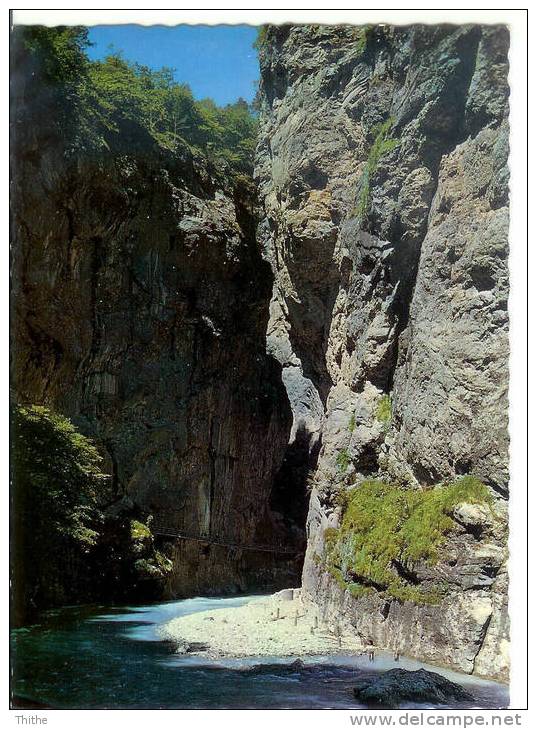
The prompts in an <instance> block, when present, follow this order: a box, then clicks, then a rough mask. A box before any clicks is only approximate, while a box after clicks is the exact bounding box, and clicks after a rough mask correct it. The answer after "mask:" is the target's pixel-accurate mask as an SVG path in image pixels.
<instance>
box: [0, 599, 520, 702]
mask: <svg viewBox="0 0 537 729" xmlns="http://www.w3.org/2000/svg"><path fill="white" fill-rule="evenodd" d="M251 599H252V596H247V597H235V598H194V599H190V600H180V601H175V602H165V603H159V604H154V605H143V606H128V607H123V608H113V609H110V608H103V607H95V606H94V607H84V608H81V607H76V608H62V609H59V610H54V611H50V612H48V613H46V614H45V615H44V616H43V617H42V619H41V620H40V622H39V623H38V624H36V625H32V626H28V627H26V628H19V629H17V630H14V631H13V632H12V657H13V666H14V671H13V680H12V688H13V693H14V694H15V696H16V697H17V698H18V701H19V703H20V704H21V705H23V704H25V703H27V704H28V705H31V704H32V703H35V704H41V705H43V706H46V707H49V708H57V709H77V708H78V709H102V708H125V709H196V708H197V709H245V708H257V709H283V708H289V709H326V708H335V709H347V708H349V709H354V710H356V709H360V708H364V707H360V704H358V703H357V702H356V701H355V700H354V699H353V696H352V686H353V683H354V679H355V678H356V675H357V672H358V671H360V670H364V671H368V672H369V671H370V670H371V664H368V663H367V661H366V660H365V658H364V657H361V656H357V657H354V656H352V657H341V656H337V657H335V656H331V657H327V656H324V657H311V658H308V659H307V660H304V661H303V662H302V664H297V663H295V664H294V665H293V659H286V660H282V659H272V660H271V659H263V661H260V660H259V659H256V660H238V659H235V660H228V661H218V662H215V661H212V662H209V661H208V660H206V659H203V658H200V657H199V656H179V655H176V654H174V653H173V648H172V647H171V646H170V645H168V644H166V643H163V642H162V641H160V640H159V637H158V632H157V630H158V626H159V625H161V624H162V623H164V622H166V621H168V620H170V619H171V618H174V617H177V616H179V615H187V614H190V613H194V612H198V611H200V610H213V609H215V608H229V607H233V606H235V607H239V606H240V605H244V603H246V602H248V601H249V600H251ZM394 667H400V668H408V669H411V670H415V669H417V668H421V667H425V668H427V666H423V664H420V663H418V662H417V661H411V660H408V659H405V658H401V660H400V661H399V662H398V663H394V662H393V661H392V660H391V657H389V656H382V655H381V656H379V657H378V658H377V660H376V661H375V664H374V670H378V671H383V670H387V669H389V668H394ZM432 670H435V671H438V672H441V673H443V675H445V676H447V677H448V678H450V679H451V680H454V681H457V682H458V683H460V684H462V685H464V686H465V688H467V689H468V690H469V691H470V692H471V693H472V694H473V696H474V697H475V699H476V700H475V702H473V703H471V704H469V703H466V704H459V705H457V706H453V707H452V708H476V707H479V708H505V707H507V706H508V704H509V696H508V689H507V687H506V686H504V685H502V684H497V683H494V682H491V681H484V680H481V679H477V678H473V677H469V676H464V675H460V674H454V673H453V672H450V671H444V670H442V671H440V669H437V668H433V669H432ZM401 708H432V707H428V706H425V705H423V704H420V705H418V704H407V705H405V706H404V707H401ZM434 708H439V707H434Z"/></svg>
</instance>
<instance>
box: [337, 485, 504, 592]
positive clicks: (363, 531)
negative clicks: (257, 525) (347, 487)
mask: <svg viewBox="0 0 537 729" xmlns="http://www.w3.org/2000/svg"><path fill="white" fill-rule="evenodd" d="M462 502H469V503H480V504H482V503H488V504H490V503H491V497H490V494H489V492H488V490H487V488H486V487H485V486H484V485H483V484H482V483H481V482H480V481H479V480H478V479H476V478H474V477H472V476H465V477H464V478H461V479H458V480H457V481H454V482H453V483H450V484H446V485H439V486H436V487H434V488H432V489H429V490H426V491H421V490H417V489H405V488H403V487H401V486H398V485H394V484H389V483H385V482H383V481H379V480H370V481H364V482H363V483H362V484H361V485H360V486H358V487H356V488H354V489H352V490H351V491H349V492H347V499H346V506H345V507H344V511H343V516H342V521H341V526H340V527H339V529H335V530H331V531H330V532H329V533H328V534H327V532H328V530H327V531H326V532H325V553H324V558H325V564H326V566H327V568H328V570H329V572H330V573H331V574H333V575H336V574H338V575H340V578H339V577H338V580H340V579H343V581H344V582H345V584H346V586H349V585H353V584H359V585H362V586H365V587H367V588H374V589H375V590H377V591H378V592H382V593H385V594H386V595H389V596H391V597H394V598H396V599H398V600H411V601H413V602H434V601H438V600H439V599H440V597H441V594H440V592H439V591H438V590H435V591H433V592H431V591H425V590H424V589H423V588H421V587H416V586H415V585H410V584H406V582H405V581H404V580H403V578H402V577H401V576H400V574H399V573H398V572H397V570H396V563H400V564H402V565H405V566H406V567H409V568H411V567H412V565H413V564H415V563H417V562H419V561H420V560H425V561H427V562H428V563H429V564H435V563H436V562H437V561H438V559H439V555H440V552H441V548H442V546H443V545H444V543H445V541H446V536H447V534H448V533H449V532H450V531H451V530H452V529H453V528H454V526H455V522H454V521H453V518H452V514H453V509H454V508H455V506H456V505H457V504H459V503H462ZM356 591H357V590H356V589H355V590H354V592H356Z"/></svg>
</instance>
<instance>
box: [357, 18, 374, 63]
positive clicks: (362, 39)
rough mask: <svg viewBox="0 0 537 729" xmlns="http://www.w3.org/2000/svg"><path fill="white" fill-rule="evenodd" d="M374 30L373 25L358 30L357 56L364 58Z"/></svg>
mask: <svg viewBox="0 0 537 729" xmlns="http://www.w3.org/2000/svg"><path fill="white" fill-rule="evenodd" d="M372 30H373V26H372V25H364V26H362V27H361V28H357V29H356V33H355V35H356V55H357V56H362V55H363V54H364V52H365V50H366V48H367V42H368V40H369V37H370V35H371V31H372Z"/></svg>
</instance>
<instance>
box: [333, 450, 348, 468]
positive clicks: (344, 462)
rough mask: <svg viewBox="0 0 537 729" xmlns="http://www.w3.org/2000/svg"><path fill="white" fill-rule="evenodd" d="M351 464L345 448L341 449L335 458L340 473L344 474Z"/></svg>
mask: <svg viewBox="0 0 537 729" xmlns="http://www.w3.org/2000/svg"><path fill="white" fill-rule="evenodd" d="M350 462H351V457H350V455H349V451H348V450H347V448H343V449H342V450H340V451H339V453H338V454H337V458H336V463H337V467H338V470H339V471H340V473H345V471H346V470H347V468H348V467H349V465H350Z"/></svg>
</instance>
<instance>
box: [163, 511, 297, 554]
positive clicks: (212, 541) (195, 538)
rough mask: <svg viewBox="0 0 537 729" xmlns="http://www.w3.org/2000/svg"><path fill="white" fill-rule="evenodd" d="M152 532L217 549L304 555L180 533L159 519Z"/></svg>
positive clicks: (258, 545) (264, 545)
mask: <svg viewBox="0 0 537 729" xmlns="http://www.w3.org/2000/svg"><path fill="white" fill-rule="evenodd" d="M151 531H152V532H153V534H155V535H157V536H160V537H172V538H173V539H183V540H184V541H187V542H201V543H203V544H214V545H216V546H217V547H228V548H229V549H240V550H245V551H251V552H272V553H273V554H290V555H297V554H302V552H303V550H301V549H291V548H289V547H281V546H278V545H275V544H236V543H234V542H228V541H225V540H222V539H218V538H217V537H211V536H206V535H203V534H192V533H188V532H184V531H180V530H179V529H177V528H176V527H172V526H169V525H167V524H164V523H162V522H160V521H158V520H157V519H155V520H154V521H153V522H152V523H151Z"/></svg>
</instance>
